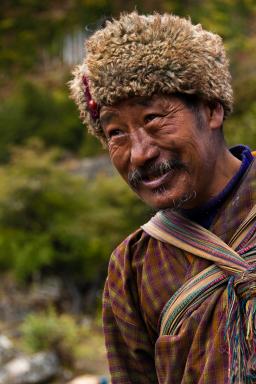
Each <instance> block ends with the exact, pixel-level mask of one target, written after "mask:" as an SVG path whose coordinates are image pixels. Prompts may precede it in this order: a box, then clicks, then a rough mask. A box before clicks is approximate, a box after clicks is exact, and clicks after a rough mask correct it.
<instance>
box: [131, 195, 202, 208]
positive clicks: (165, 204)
mask: <svg viewBox="0 0 256 384" xmlns="http://www.w3.org/2000/svg"><path fill="white" fill-rule="evenodd" d="M165 192H167V191H165ZM138 195H139V197H140V198H141V200H143V201H144V203H145V204H147V205H149V206H150V207H151V208H153V209H155V210H162V209H175V210H179V209H182V208H186V209H189V208H192V207H193V205H194V204H193V201H194V200H195V198H196V192H195V191H190V192H186V193H183V194H176V195H173V196H170V194H167V193H164V192H162V193H160V192H159V193H154V194H153V193H152V194H150V196H149V195H147V196H143V195H142V194H139V193H138Z"/></svg>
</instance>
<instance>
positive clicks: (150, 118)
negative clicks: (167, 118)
mask: <svg viewBox="0 0 256 384" xmlns="http://www.w3.org/2000/svg"><path fill="white" fill-rule="evenodd" d="M157 117H159V115H157V114H156V113H150V114H149V115H146V116H145V118H144V122H145V123H146V124H147V123H150V121H152V120H154V119H156V118H157Z"/></svg>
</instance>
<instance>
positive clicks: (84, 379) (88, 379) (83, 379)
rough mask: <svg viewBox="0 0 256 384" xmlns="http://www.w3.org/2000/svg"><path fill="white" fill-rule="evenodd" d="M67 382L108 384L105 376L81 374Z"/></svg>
mask: <svg viewBox="0 0 256 384" xmlns="http://www.w3.org/2000/svg"><path fill="white" fill-rule="evenodd" d="M68 384H108V379H107V378H106V377H98V376H92V375H83V376H79V377H76V378H75V379H73V380H72V381H70V382H69V383H68Z"/></svg>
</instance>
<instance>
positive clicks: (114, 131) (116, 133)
mask: <svg viewBox="0 0 256 384" xmlns="http://www.w3.org/2000/svg"><path fill="white" fill-rule="evenodd" d="M122 133H123V132H122V131H121V129H118V128H116V129H111V130H110V131H109V132H108V138H109V139H110V138H111V137H114V136H119V135H122Z"/></svg>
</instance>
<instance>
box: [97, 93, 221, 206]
mask: <svg viewBox="0 0 256 384" xmlns="http://www.w3.org/2000/svg"><path fill="white" fill-rule="evenodd" d="M210 119H211V112H210V109H209V107H208V106H206V104H203V103H200V104H199V105H198V110H197V113H196V112H195V110H194V109H192V108H189V107H188V106H187V105H186V104H185V103H184V101H182V99H180V98H178V97H176V96H163V95H155V96H152V97H151V98H142V97H134V98H131V99H127V100H124V101H122V102H120V103H118V104H116V105H114V106H104V107H102V108H101V113H100V120H101V124H102V128H103V130H104V132H105V135H106V138H107V140H108V148H109V153H110V157H111V160H112V162H113V164H114V166H115V167H116V169H117V170H118V172H119V173H120V174H121V176H122V177H123V178H124V180H125V181H126V182H127V183H128V184H129V185H130V186H131V187H132V189H133V190H134V191H135V192H136V193H137V194H138V195H139V196H140V198H141V199H142V200H144V201H145V202H146V203H147V204H149V205H150V206H152V207H153V208H156V209H163V208H171V207H176V208H178V207H181V206H182V207H185V208H191V207H194V206H196V205H198V204H201V203H202V202H204V201H206V200H208V198H210V197H211V195H212V194H214V193H215V191H214V186H213V182H212V176H213V173H214V167H215V163H216V148H215V145H214V144H215V143H214V142H213V129H212V128H211V124H210Z"/></svg>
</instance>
